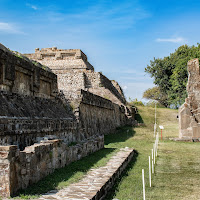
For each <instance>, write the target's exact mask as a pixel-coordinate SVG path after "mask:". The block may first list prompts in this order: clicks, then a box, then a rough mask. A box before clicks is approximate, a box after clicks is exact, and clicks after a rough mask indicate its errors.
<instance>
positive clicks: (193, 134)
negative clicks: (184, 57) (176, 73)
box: [179, 59, 200, 139]
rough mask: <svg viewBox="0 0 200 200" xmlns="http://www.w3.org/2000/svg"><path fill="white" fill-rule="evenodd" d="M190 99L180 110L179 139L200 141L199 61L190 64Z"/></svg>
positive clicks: (188, 85) (188, 98) (194, 60)
mask: <svg viewBox="0 0 200 200" xmlns="http://www.w3.org/2000/svg"><path fill="white" fill-rule="evenodd" d="M188 74H189V76H188V83H187V93H188V97H187V98H186V100H185V103H184V104H183V105H182V106H181V107H180V108H179V137H180V138H182V139H200V71H199V59H193V60H190V61H189V62H188Z"/></svg>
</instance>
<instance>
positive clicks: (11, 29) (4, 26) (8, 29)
mask: <svg viewBox="0 0 200 200" xmlns="http://www.w3.org/2000/svg"><path fill="white" fill-rule="evenodd" d="M0 32H4V33H13V34H24V33H23V32H21V31H20V30H19V28H18V27H17V26H16V25H14V24H12V23H6V22H0Z"/></svg>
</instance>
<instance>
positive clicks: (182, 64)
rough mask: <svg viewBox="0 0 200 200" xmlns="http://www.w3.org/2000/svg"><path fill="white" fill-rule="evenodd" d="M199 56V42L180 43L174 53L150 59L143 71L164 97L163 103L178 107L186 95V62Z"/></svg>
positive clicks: (167, 105)
mask: <svg viewBox="0 0 200 200" xmlns="http://www.w3.org/2000/svg"><path fill="white" fill-rule="evenodd" d="M193 58H200V44H197V46H188V45H182V46H180V47H179V48H178V49H177V50H175V52H174V53H171V54H170V55H169V56H167V57H164V58H157V59H155V58H154V60H153V61H150V65H148V66H147V67H146V68H145V72H147V73H149V74H150V75H151V77H153V78H154V84H155V85H156V86H158V87H159V91H160V93H161V94H160V95H161V96H164V97H166V99H165V102H164V104H163V105H165V106H166V107H169V106H170V105H173V106H175V107H179V106H180V105H181V104H182V103H183V102H184V100H185V98H186V96H187V92H186V85H187V79H188V74H187V62H188V61H189V60H191V59H193Z"/></svg>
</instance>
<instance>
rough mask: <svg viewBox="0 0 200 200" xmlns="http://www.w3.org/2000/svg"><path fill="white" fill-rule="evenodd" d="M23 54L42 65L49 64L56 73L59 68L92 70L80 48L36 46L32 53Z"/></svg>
mask: <svg viewBox="0 0 200 200" xmlns="http://www.w3.org/2000/svg"><path fill="white" fill-rule="evenodd" d="M24 55H25V56H26V57H28V58H30V59H32V60H37V61H39V62H40V63H41V64H43V65H46V66H49V67H50V68H51V69H52V70H53V71H54V72H55V73H56V74H57V73H59V70H60V69H62V70H68V69H70V70H71V69H79V70H84V69H89V70H94V68H93V66H92V65H91V64H90V63H89V62H88V60H87V56H86V55H85V54H84V53H83V52H82V51H81V50H80V49H67V50H65V49H57V47H53V48H43V49H41V50H39V48H37V49H35V53H34V54H24ZM66 63H67V64H66Z"/></svg>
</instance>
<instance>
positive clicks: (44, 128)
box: [0, 44, 134, 197]
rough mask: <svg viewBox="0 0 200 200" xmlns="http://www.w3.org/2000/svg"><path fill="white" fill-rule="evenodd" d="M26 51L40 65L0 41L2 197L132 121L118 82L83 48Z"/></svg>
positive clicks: (98, 145)
mask: <svg viewBox="0 0 200 200" xmlns="http://www.w3.org/2000/svg"><path fill="white" fill-rule="evenodd" d="M28 56H29V58H32V59H35V60H38V61H39V62H41V63H42V64H43V65H42V64H40V63H38V62H36V61H33V60H30V59H28V58H27V57H25V56H24V55H22V54H20V53H18V52H12V51H10V50H9V49H7V48H6V47H4V46H3V45H1V44H0V110H1V112H0V145H2V146H0V196H7V197H8V196H10V195H12V194H13V193H15V192H16V191H17V190H18V189H20V188H26V187H27V186H28V185H30V184H32V183H35V182H37V181H38V180H40V179H41V178H43V177H44V176H46V175H48V174H49V173H52V172H53V171H54V170H55V169H56V168H59V167H63V166H65V165H66V164H68V163H70V162H73V161H76V160H78V159H81V158H82V157H84V156H87V155H88V154H89V153H92V152H95V151H97V150H99V149H101V148H103V143H104V142H103V138H104V136H103V135H104V134H108V133H110V132H112V131H114V130H115V128H116V127H118V126H123V125H126V124H130V125H132V124H133V122H134V120H133V119H134V109H131V108H129V107H127V106H125V103H126V100H125V98H124V95H123V91H122V90H121V88H120V86H119V85H118V83H117V82H115V81H110V80H109V79H107V78H106V77H105V76H103V75H102V74H101V73H97V72H94V68H93V66H92V65H91V64H90V63H89V62H88V61H87V56H86V55H85V54H84V53H83V52H82V51H80V50H59V49H57V48H50V49H42V50H41V51H40V50H39V49H36V54H34V55H28ZM45 65H48V66H49V67H50V68H51V69H52V71H53V72H55V73H56V74H57V75H56V74H54V73H53V72H52V71H51V69H50V68H48V67H46V66H45ZM57 76H58V82H57ZM107 97H108V98H107ZM71 144H76V145H74V146H71ZM3 145H5V146H3Z"/></svg>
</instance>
